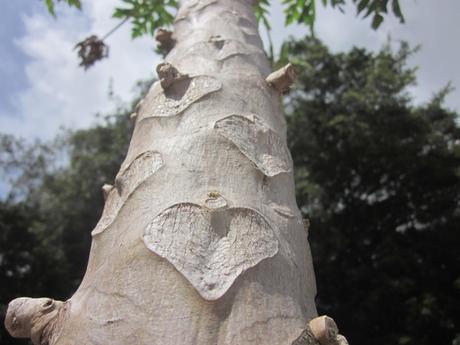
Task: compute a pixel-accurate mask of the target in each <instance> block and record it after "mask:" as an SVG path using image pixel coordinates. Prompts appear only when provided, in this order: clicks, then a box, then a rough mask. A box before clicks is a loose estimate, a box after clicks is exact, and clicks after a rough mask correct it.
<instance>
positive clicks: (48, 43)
mask: <svg viewBox="0 0 460 345" xmlns="http://www.w3.org/2000/svg"><path fill="white" fill-rule="evenodd" d="M115 3H117V1H115V0H110V1H109V0H104V1H89V0H88V1H85V2H84V3H83V5H84V12H82V13H80V12H77V11H75V10H67V9H65V10H63V11H62V13H59V14H58V18H57V20H54V19H53V18H51V17H50V16H48V15H47V14H44V13H40V14H33V15H31V16H24V17H23V21H24V24H25V29H26V34H25V35H24V36H23V37H22V38H20V39H19V40H18V41H17V45H18V47H19V48H20V50H21V51H22V52H23V53H24V54H26V55H27V56H28V57H29V62H28V63H27V64H26V65H25V67H24V68H25V71H26V76H27V80H28V83H29V85H28V87H27V89H25V90H22V91H21V92H20V93H18V94H15V95H13V98H14V101H13V102H14V105H15V108H16V109H17V113H16V114H13V115H14V116H10V115H9V116H7V114H0V128H2V131H3V132H8V133H14V134H17V135H21V136H24V137H29V138H31V137H41V138H50V137H53V136H54V135H55V134H56V133H57V130H58V128H59V127H61V126H64V127H70V128H82V127H87V126H89V125H91V124H92V123H94V122H95V117H94V115H95V114H96V113H98V112H99V113H101V112H102V113H104V112H108V111H110V110H111V109H113V108H114V102H113V101H111V100H110V99H109V96H108V90H109V85H110V83H111V81H112V85H111V86H112V89H113V92H114V94H115V95H117V96H120V97H121V99H122V100H124V101H129V100H130V99H131V98H132V88H133V86H134V84H135V82H136V81H138V80H140V79H145V78H149V77H151V76H152V75H153V71H154V66H155V65H156V63H158V61H159V57H157V56H155V54H154V53H153V40H152V39H149V38H144V39H138V40H135V41H132V40H131V37H130V31H129V30H130V28H129V24H127V25H125V26H124V27H122V28H121V29H120V30H118V31H117V32H115V33H114V34H113V35H112V36H110V37H109V38H108V40H107V42H108V44H109V45H110V58H109V59H105V60H103V61H102V62H99V63H97V64H96V65H95V66H94V67H93V68H90V69H89V70H88V71H86V72H85V71H84V70H83V69H82V68H81V67H79V66H78V60H77V56H76V52H75V51H74V50H73V47H74V45H75V43H76V42H78V41H79V40H81V39H83V38H85V37H87V36H89V35H90V34H92V33H96V34H98V35H103V34H105V33H106V32H108V31H109V30H110V29H111V28H112V27H113V26H115V25H116V24H117V23H118V21H117V20H114V19H112V18H111V11H112V10H113V8H114V5H115Z"/></svg>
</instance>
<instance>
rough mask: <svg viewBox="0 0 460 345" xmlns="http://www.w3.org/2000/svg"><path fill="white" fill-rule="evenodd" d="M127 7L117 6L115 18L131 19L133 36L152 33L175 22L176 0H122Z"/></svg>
mask: <svg viewBox="0 0 460 345" xmlns="http://www.w3.org/2000/svg"><path fill="white" fill-rule="evenodd" d="M122 2H123V3H124V5H125V6H126V7H116V8H115V11H114V13H113V16H114V17H115V18H120V19H131V24H132V37H133V38H136V37H140V36H142V35H145V34H147V35H151V36H153V34H154V33H155V30H156V29H158V28H160V27H165V26H168V25H170V24H172V23H173V20H174V16H173V15H172V14H171V12H170V11H171V10H172V9H174V8H176V7H177V1H176V0H122Z"/></svg>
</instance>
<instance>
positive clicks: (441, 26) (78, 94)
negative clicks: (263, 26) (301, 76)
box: [0, 0, 460, 139]
mask: <svg viewBox="0 0 460 345" xmlns="http://www.w3.org/2000/svg"><path fill="white" fill-rule="evenodd" d="M272 2H273V3H274V4H273V8H272V22H273V24H274V25H273V26H274V29H273V35H274V37H273V38H274V42H275V45H279V44H280V43H281V42H282V41H283V39H285V38H286V37H288V36H289V35H294V36H296V37H302V36H303V35H305V34H306V33H307V29H306V28H303V27H289V28H285V27H284V25H283V20H284V19H283V15H282V10H281V8H280V5H279V3H280V2H281V1H280V0H272ZM400 2H401V5H402V8H403V11H404V13H405V16H406V24H404V25H401V24H400V23H399V22H398V21H397V20H396V19H393V18H391V19H386V20H385V22H384V23H383V25H382V27H381V28H380V29H379V31H377V32H375V31H373V30H371V29H370V23H369V20H361V19H357V18H356V16H355V12H354V10H353V8H352V7H347V8H346V11H345V14H342V13H340V12H339V11H337V10H331V9H323V8H321V9H320V11H319V14H318V20H317V24H316V32H317V35H318V36H319V37H320V38H321V39H322V40H323V41H324V42H325V43H326V44H328V45H329V46H330V47H331V49H332V50H333V51H343V50H348V49H350V48H351V47H352V46H354V45H357V46H362V47H367V48H369V49H372V50H378V49H379V48H380V47H381V46H382V44H383V43H384V42H386V41H387V38H388V36H391V38H392V40H393V41H394V42H395V43H397V42H398V41H399V40H406V41H408V42H410V43H411V44H412V45H417V44H421V45H422V50H421V51H420V52H419V53H418V54H417V55H416V56H414V57H413V58H412V60H411V63H412V64H413V65H416V66H419V71H418V85H417V86H416V87H414V88H413V90H412V93H413V96H414V102H415V103H417V104H420V103H423V102H426V101H428V100H429V99H430V97H431V96H432V95H433V93H434V92H435V91H437V90H439V89H440V88H441V87H443V86H444V85H446V84H447V82H448V81H452V84H453V86H454V87H457V88H458V90H456V91H454V92H452V93H451V94H450V96H449V97H448V99H447V105H448V106H449V107H450V108H452V109H455V110H458V111H460V97H459V96H460V68H459V67H458V62H459V61H460V46H459V38H460V25H459V24H458V15H459V14H460V1H458V0H436V1H433V0H401V1H400ZM117 3H120V0H97V1H96V0H86V1H83V7H84V10H83V11H82V12H78V11H76V10H70V9H68V8H67V7H66V6H64V5H59V6H58V11H57V12H58V16H57V19H53V18H52V17H51V16H50V15H49V14H48V13H47V12H46V10H45V8H44V5H43V4H42V1H41V0H34V1H31V0H14V1H12V0H8V1H6V0H5V1H3V2H2V11H1V12H0V132H4V133H5V132H6V133H12V134H15V135H19V136H23V137H25V138H30V139H33V138H37V137H38V138H44V139H46V138H52V137H53V136H54V135H55V134H56V133H57V131H58V130H59V128H60V127H67V128H69V127H70V128H82V127H87V126H89V125H91V124H93V123H94V122H95V121H97V119H96V117H95V114H97V113H101V114H104V113H108V112H110V110H111V109H113V108H114V107H115V106H116V104H117V101H119V100H121V101H129V100H130V99H131V98H132V95H133V87H134V85H135V82H136V81H137V80H140V79H146V78H149V77H151V76H152V75H153V71H154V67H155V65H156V64H157V63H158V62H159V57H158V56H156V55H155V54H154V52H153V40H152V39H151V38H143V39H137V40H134V41H131V39H130V32H129V25H125V26H124V27H123V28H122V29H121V30H119V31H117V32H116V33H115V34H114V35H112V36H110V38H109V39H108V43H109V45H110V58H109V59H106V60H104V61H103V62H100V63H98V64H97V65H95V66H94V67H93V68H91V69H89V70H88V71H87V72H85V71H84V70H83V69H81V68H79V67H78V61H77V59H76V54H75V52H74V51H73V50H72V49H73V46H74V45H75V43H76V42H78V41H79V40H81V39H83V38H85V37H87V36H89V34H91V33H96V34H99V35H103V34H104V33H106V32H107V31H109V30H110V29H111V28H112V27H113V26H114V25H116V24H117V21H116V20H113V19H112V18H111V12H112V9H113V8H114V6H115V4H117ZM109 89H111V90H112V91H113V94H114V95H116V99H115V100H114V99H113V97H112V98H111V97H109Z"/></svg>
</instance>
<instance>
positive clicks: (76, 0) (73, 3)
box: [44, 0, 81, 17]
mask: <svg viewBox="0 0 460 345" xmlns="http://www.w3.org/2000/svg"><path fill="white" fill-rule="evenodd" d="M44 1H45V5H46V8H47V9H48V12H49V13H50V14H51V15H52V16H53V17H56V11H55V0H44ZM58 1H60V0H58ZM63 1H64V2H65V3H67V5H69V6H70V7H75V8H77V9H79V10H81V2H80V0H63Z"/></svg>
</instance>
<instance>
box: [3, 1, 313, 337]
mask: <svg viewBox="0 0 460 345" xmlns="http://www.w3.org/2000/svg"><path fill="white" fill-rule="evenodd" d="M174 39H175V41H176V44H175V47H174V48H173V50H172V51H171V52H170V53H169V55H168V56H167V58H166V61H167V62H168V63H169V64H170V65H168V64H164V65H162V66H160V69H159V70H160V72H159V73H160V76H161V77H162V82H161V83H160V82H156V83H155V84H153V86H152V88H151V89H150V91H149V93H148V95H147V96H146V98H145V99H144V101H143V102H142V103H141V105H140V106H139V107H138V110H137V116H136V117H135V121H136V126H135V130H134V134H133V137H132V140H131V144H130V147H129V151H128V154H127V157H126V160H125V162H124V163H123V165H122V167H121V169H120V172H119V174H118V176H117V179H116V181H115V186H114V187H113V188H110V187H107V186H106V187H105V188H104V190H105V191H106V193H107V200H106V206H105V209H104V213H103V215H102V217H101V220H100V222H99V224H98V225H97V226H96V228H95V229H94V230H93V244H92V248H91V254H90V260H89V264H88V269H87V272H86V274H85V277H84V279H83V282H82V283H81V286H80V288H79V289H78V291H77V292H76V293H75V294H74V296H73V297H72V298H71V299H70V300H69V301H67V302H66V303H65V304H64V305H60V304H59V305H58V304H57V303H56V302H54V303H55V304H56V306H55V307H49V308H52V309H53V308H54V309H55V311H54V314H56V315H57V317H56V319H59V322H58V323H55V322H53V323H49V324H47V325H45V326H43V327H41V328H40V327H38V326H36V327H35V330H34V329H32V331H31V332H32V333H33V334H32V335H34V334H35V338H37V337H38V338H40V337H42V339H43V343H44V340H47V341H49V343H50V344H59V345H64V344H92V345H97V344H101V345H102V344H111V345H131V344H132V345H135V344H142V345H145V344H161V345H169V344H171V345H176V344H187V345H216V344H217V345H230V344H232V345H235V344H238V345H249V344H266V345H271V344H273V345H275V344H276V345H280V344H281V345H282V344H285V345H290V344H291V343H292V342H293V341H294V340H295V339H296V338H297V337H298V336H299V335H300V334H301V333H302V331H303V330H304V329H305V327H306V324H307V321H308V320H309V319H311V318H313V317H315V316H316V309H315V304H314V297H315V294H316V291H315V279H314V273H313V268H312V260H311V257H310V249H309V245H308V241H307V233H306V230H305V229H304V226H303V222H302V217H301V215H300V212H299V210H298V208H297V205H296V201H295V194H294V180H293V172H292V169H293V167H292V160H291V157H290V154H289V151H288V149H287V146H286V125H285V120H284V118H283V115H282V113H281V110H280V104H279V97H280V94H279V90H277V89H276V88H274V87H273V86H270V85H269V84H267V82H266V80H265V79H266V77H267V76H268V74H269V73H270V68H269V64H268V61H267V58H266V56H265V54H264V51H263V48H262V43H261V40H260V37H259V34H258V31H257V23H256V19H255V17H254V14H253V9H252V6H251V1H249V0H183V1H182V2H181V6H180V9H179V11H178V15H177V18H176V23H175V30H174ZM134 63H135V62H134ZM171 65H172V66H174V67H175V68H176V69H177V70H178V71H179V72H180V74H177V73H176V72H177V71H175V70H174V69H173V68H172V67H171ZM161 84H163V86H162V85H161ZM40 302H42V301H40ZM21 303H22V304H21ZM27 303H28V301H19V302H16V304H17V305H15V306H14V308H16V309H17V310H20V309H21V308H22V310H25V309H27V308H26V307H25V305H26V304H27ZM37 303H38V302H37ZM45 304H46V303H45ZM11 308H13V307H11ZM34 308H35V305H34ZM37 308H38V307H37ZM34 310H35V309H34ZM37 310H38V309H37ZM34 313H35V314H34V316H33V318H35V320H38V319H40V318H42V315H43V314H47V312H46V311H34ZM54 314H53V315H54ZM47 315H48V314H47ZM19 316H20V312H17V315H16V316H14V317H16V318H17V319H16V321H15V322H16V326H14V327H16V329H17V330H18V334H19V333H20V332H19V330H20V329H22V328H21V327H26V325H24V324H20V321H21V320H20V318H19ZM53 317H54V316H53ZM12 320H13V319H12ZM10 321H11V320H10ZM13 321H14V320H13ZM13 321H11V322H13ZM31 323H32V324H33V325H34V324H38V323H37V322H36V321H34V320H32V321H31ZM37 327H38V328H37ZM10 328H13V327H12V326H11V327H10ZM24 332H25V333H27V332H26V331H24ZM25 333H21V334H23V336H24V334H25ZM40 334H41V335H40ZM25 336H29V335H27V334H25ZM45 336H46V337H47V338H46V339H45V338H44V337H45Z"/></svg>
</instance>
